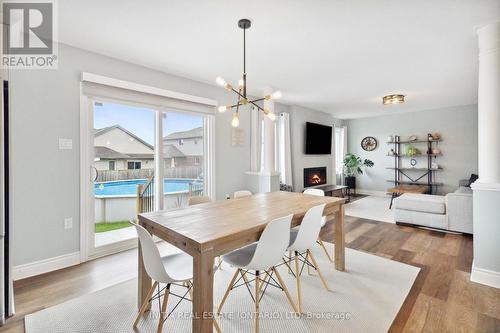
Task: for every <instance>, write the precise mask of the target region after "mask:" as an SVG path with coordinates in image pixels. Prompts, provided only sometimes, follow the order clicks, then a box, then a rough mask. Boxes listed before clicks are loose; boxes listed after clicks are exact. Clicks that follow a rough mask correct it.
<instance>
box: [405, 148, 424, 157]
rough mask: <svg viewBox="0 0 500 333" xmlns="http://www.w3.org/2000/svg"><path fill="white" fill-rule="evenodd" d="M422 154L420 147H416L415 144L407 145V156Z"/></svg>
mask: <svg viewBox="0 0 500 333" xmlns="http://www.w3.org/2000/svg"><path fill="white" fill-rule="evenodd" d="M421 154H422V152H421V151H420V149H418V148H415V147H414V146H413V145H409V146H408V147H406V156H408V157H414V156H417V155H421Z"/></svg>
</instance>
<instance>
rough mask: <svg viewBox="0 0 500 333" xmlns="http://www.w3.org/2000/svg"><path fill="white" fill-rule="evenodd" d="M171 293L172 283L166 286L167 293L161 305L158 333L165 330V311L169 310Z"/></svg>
mask: <svg viewBox="0 0 500 333" xmlns="http://www.w3.org/2000/svg"><path fill="white" fill-rule="evenodd" d="M169 295H170V284H168V285H167V288H165V295H163V303H162V305H161V312H160V321H159V322H158V330H157V331H156V332H157V333H161V331H162V330H163V321H164V320H165V313H166V312H167V305H168V296H169Z"/></svg>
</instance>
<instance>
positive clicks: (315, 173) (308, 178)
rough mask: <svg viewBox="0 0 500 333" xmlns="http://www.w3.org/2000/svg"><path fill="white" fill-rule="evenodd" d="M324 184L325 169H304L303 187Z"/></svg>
mask: <svg viewBox="0 0 500 333" xmlns="http://www.w3.org/2000/svg"><path fill="white" fill-rule="evenodd" d="M324 184H326V167H317V168H304V187H311V186H317V185H324Z"/></svg>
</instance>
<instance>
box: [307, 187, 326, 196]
mask: <svg viewBox="0 0 500 333" xmlns="http://www.w3.org/2000/svg"><path fill="white" fill-rule="evenodd" d="M303 193H304V194H309V195H316V196H318V197H324V196H325V191H323V190H320V189H318V188H308V189H305V190H304V192H303Z"/></svg>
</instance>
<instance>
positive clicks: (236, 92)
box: [231, 87, 266, 113]
mask: <svg viewBox="0 0 500 333" xmlns="http://www.w3.org/2000/svg"><path fill="white" fill-rule="evenodd" d="M231 90H232V91H233V92H234V93H235V94H237V95H238V98H245V97H244V96H243V95H242V94H241V93H240V92H239V91H238V90H235V89H234V88H232V87H231ZM264 99H265V98H259V99H256V100H253V101H248V103H250V104H252V105H253V106H255V107H256V108H258V109H259V110H260V111H262V112H264V113H265V112H266V111H265V110H264V109H263V108H262V107H260V106H259V105H258V104H256V103H255V102H259V101H262V100H264ZM235 105H236V104H235Z"/></svg>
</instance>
